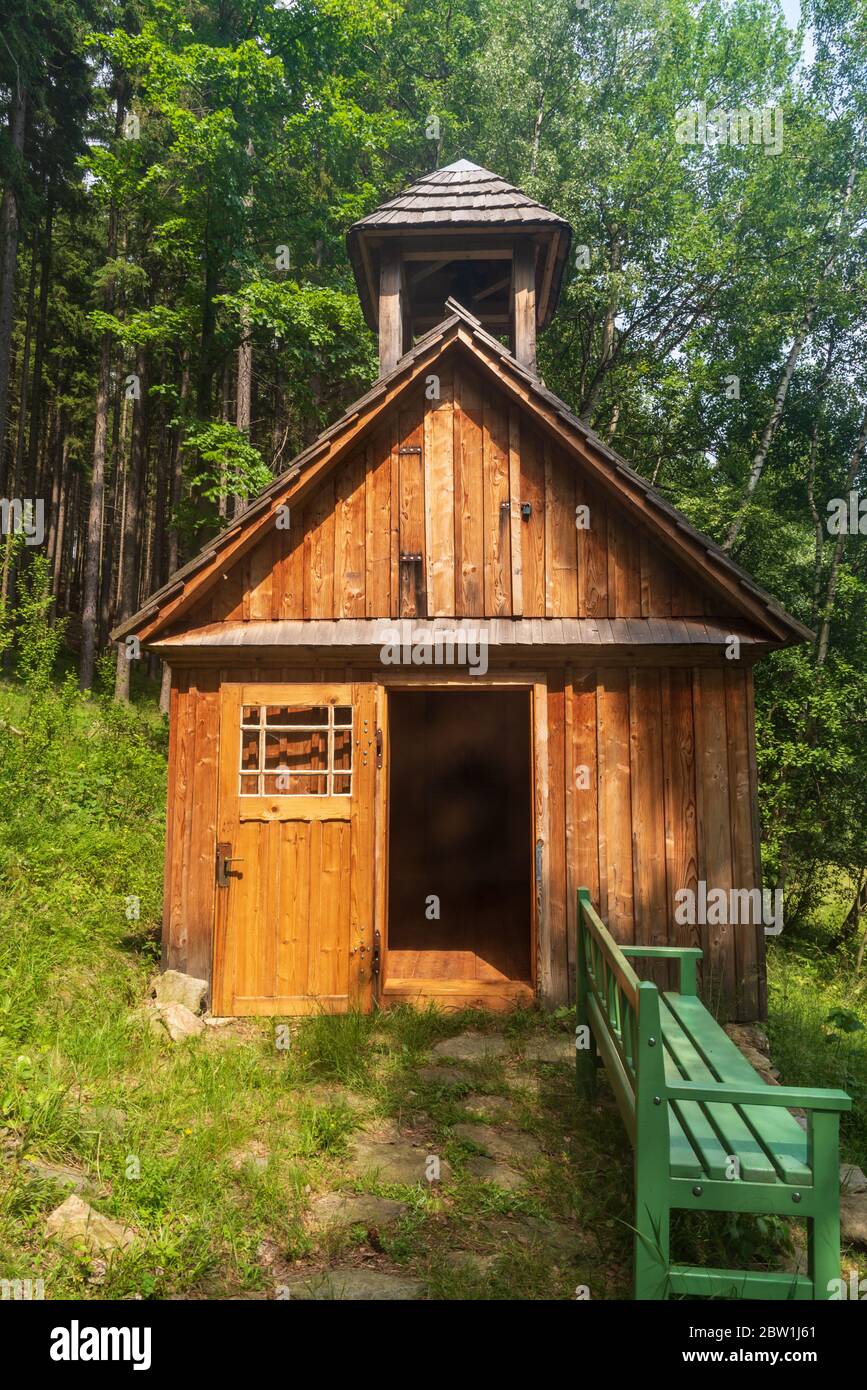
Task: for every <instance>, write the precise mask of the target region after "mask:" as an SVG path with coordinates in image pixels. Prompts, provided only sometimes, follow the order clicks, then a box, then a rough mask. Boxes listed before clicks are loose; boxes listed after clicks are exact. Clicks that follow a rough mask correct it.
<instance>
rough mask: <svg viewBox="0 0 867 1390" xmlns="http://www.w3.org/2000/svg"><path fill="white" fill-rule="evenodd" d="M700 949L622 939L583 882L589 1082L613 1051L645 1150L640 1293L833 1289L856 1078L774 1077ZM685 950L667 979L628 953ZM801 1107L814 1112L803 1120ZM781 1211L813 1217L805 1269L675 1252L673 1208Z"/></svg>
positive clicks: (630, 1117)
mask: <svg viewBox="0 0 867 1390" xmlns="http://www.w3.org/2000/svg"><path fill="white" fill-rule="evenodd" d="M701 954H702V953H701V951H699V950H696V949H693V948H686V947H683V948H682V947H679V946H655V947H650V946H620V945H618V943H617V942H615V940H614V938H613V937H612V936H611V934H610V933H609V932H608V931H607V929H606V927H605V924H604V923H603V922H602V920H601V919H600V917H599V916H598V915H597V913H596V912H595V911H594V910H593V907H592V905H591V902H590V894H589V893H588V891H587V890H586V889H584V888H581V889H579V890H578V953H577V961H578V991H577V1003H578V1025H579V1028H580V1027H581V1025H587V1026H588V1028H589V1032H588V1034H587V1037H588V1040H589V1044H590V1045H589V1047H584V1048H582V1047H581V1046H580V1043H581V1041H582V1039H581V1036H580V1035H579V1037H578V1043H579V1047H578V1051H577V1059H578V1083H579V1086H580V1087H581V1088H582V1090H583V1092H584V1094H585V1095H586V1096H588V1097H589V1096H592V1094H593V1091H594V1088H595V1081H596V1068H597V1065H599V1064H600V1063H601V1064H604V1066H605V1069H606V1071H607V1073H608V1078H609V1081H610V1082H611V1086H612V1089H613V1091H614V1095H615V1096H616V1098H617V1103H618V1106H619V1108H620V1113H621V1115H622V1117H623V1122H624V1124H625V1126H626V1130H627V1133H628V1135H629V1138H630V1140H631V1142H632V1147H633V1150H634V1155H635V1163H634V1172H635V1226H634V1229H635V1246H634V1248H635V1297H636V1298H637V1299H662V1298H666V1297H668V1296H669V1295H671V1294H688V1295H693V1296H694V1295H699V1294H702V1295H715V1296H717V1297H727V1296H728V1297H735V1298H763V1299H774V1298H779V1299H787V1298H796V1299H827V1298H829V1297H830V1294H829V1281H830V1280H833V1279H838V1278H839V1277H840V1175H839V1159H838V1129H839V1116H840V1112H841V1111H844V1110H848V1109H849V1108H850V1107H851V1104H852V1102H851V1100H850V1099H849V1097H848V1096H847V1095H846V1094H845V1092H844V1091H819V1090H807V1089H801V1088H799V1087H795V1086H769V1085H767V1084H766V1083H765V1082H764V1081H763V1080H762V1079H761V1077H760V1076H759V1075H758V1073H757V1072H756V1071H754V1069H753V1068H752V1067H751V1066H750V1064H749V1062H748V1061H747V1060H746V1058H745V1057H744V1056H743V1055H742V1053H741V1052H740V1051H739V1050H738V1048H737V1047H736V1046H735V1044H734V1043H733V1042H732V1041H731V1039H730V1038H729V1037H728V1035H727V1034H726V1033H725V1032H724V1031H723V1029H722V1028H721V1027H720V1026H719V1024H718V1023H717V1022H716V1020H715V1019H714V1018H713V1017H712V1016H711V1015H710V1014H709V1013H708V1011H707V1009H705V1007H704V1005H703V1004H702V1003H701V1001H700V999H699V998H698V996H697V994H696V962H697V961H698V960H699V959H700V958H701ZM635 956H642V957H643V956H647V957H654V958H656V959H660V958H661V959H663V960H674V961H677V962H678V964H679V968H680V988H679V990H678V991H677V992H675V991H668V992H663V993H660V991H659V990H658V989H657V987H656V985H655V984H652V983H650V982H649V981H647V980H639V978H638V976H637V975H636V974H635V971H634V970H633V969H632V967H631V965H630V964H629V960H628V957H635ZM790 1107H798V1108H800V1109H803V1110H805V1111H806V1112H807V1117H808V1128H807V1130H806V1131H804V1130H803V1129H802V1128H801V1126H800V1125H799V1124H798V1122H797V1120H796V1119H795V1118H794V1116H793V1115H791V1114H790V1113H789V1108H790ZM675 1207H680V1208H685V1209H686V1210H691V1211H731V1212H758V1213H771V1212H774V1213H776V1214H777V1215H780V1216H794V1217H798V1218H800V1219H801V1220H805V1221H806V1222H807V1227H808V1231H809V1237H808V1261H807V1273H806V1274H805V1275H794V1274H786V1273H775V1272H755V1271H751V1270H736V1269H706V1268H701V1267H698V1266H691V1265H678V1264H672V1263H671V1261H670V1258H669V1214H670V1212H671V1210H672V1208H675Z"/></svg>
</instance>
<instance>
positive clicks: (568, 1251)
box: [482, 1216, 586, 1261]
mask: <svg viewBox="0 0 867 1390" xmlns="http://www.w3.org/2000/svg"><path fill="white" fill-rule="evenodd" d="M482 1230H483V1231H484V1233H485V1234H486V1235H487V1237H488V1238H489V1239H491V1240H494V1241H496V1243H497V1245H498V1246H500V1247H502V1246H504V1245H508V1244H509V1243H510V1242H515V1244H517V1245H522V1246H531V1245H540V1246H543V1247H544V1249H545V1250H547V1251H549V1252H550V1254H551V1255H552V1256H553V1257H555V1258H557V1259H560V1260H566V1261H574V1260H577V1259H580V1258H581V1256H582V1254H583V1253H585V1251H586V1238H585V1239H584V1240H582V1237H581V1236H580V1235H579V1234H578V1232H577V1231H575V1230H573V1229H572V1227H571V1226H566V1225H564V1223H563V1222H560V1221H547V1220H544V1219H543V1218H542V1217H540V1216H495V1217H490V1218H488V1219H486V1220H485V1221H484V1222H483V1223H482Z"/></svg>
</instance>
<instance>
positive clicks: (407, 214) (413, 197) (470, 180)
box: [349, 159, 569, 236]
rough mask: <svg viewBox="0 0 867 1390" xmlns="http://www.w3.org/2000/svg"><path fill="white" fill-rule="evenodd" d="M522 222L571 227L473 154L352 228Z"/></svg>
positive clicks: (435, 173)
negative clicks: (486, 167) (476, 162)
mask: <svg viewBox="0 0 867 1390" xmlns="http://www.w3.org/2000/svg"><path fill="white" fill-rule="evenodd" d="M516 223H517V224H519V225H521V226H522V227H531V226H532V227H540V226H556V227H562V228H563V229H564V231H566V232H567V233H568V230H569V225H568V223H567V222H564V220H563V218H562V217H558V216H557V214H556V213H554V212H551V211H550V209H548V208H543V207H542V204H541V203H537V202H536V201H535V200H534V199H533V198H529V197H528V196H527V194H526V193H522V192H521V190H520V188H515V186H514V185H513V184H511V183H507V182H506V180H505V179H501V178H500V176H499V174H492V173H491V171H490V170H489V169H482V168H481V166H480V165H478V164H473V163H472V161H471V160H469V159H458V160H456V161H455V163H454V164H447V165H446V166H445V168H443V169H434V171H433V173H431V174H423V175H422V177H421V178H420V179H416V181H415V183H411V184H410V186H409V188H406V189H404V191H403V193H398V195H397V197H396V198H389V200H388V202H386V203H383V204H382V205H381V206H380V207H378V208H377V209H376V210H375V211H374V212H371V213H369V214H368V216H367V217H362V218H361V220H360V221H359V222H356V223H355V224H354V225H353V227H352V228H351V229H350V233H349V234H350V236H352V234H353V233H354V232H355V231H356V230H357V229H360V228H362V227H367V228H373V227H437V226H442V225H443V224H445V225H447V226H450V227H476V226H482V227H490V226H500V225H503V226H514V225H515V224H516Z"/></svg>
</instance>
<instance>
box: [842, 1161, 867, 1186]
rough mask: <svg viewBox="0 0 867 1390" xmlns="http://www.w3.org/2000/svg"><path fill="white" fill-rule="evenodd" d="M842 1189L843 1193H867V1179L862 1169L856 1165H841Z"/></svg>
mask: <svg viewBox="0 0 867 1390" xmlns="http://www.w3.org/2000/svg"><path fill="white" fill-rule="evenodd" d="M840 1188H841V1190H842V1191H843V1192H849V1193H856V1192H867V1178H865V1176H864V1171H863V1169H861V1168H856V1167H855V1164H854V1163H841V1164H840Z"/></svg>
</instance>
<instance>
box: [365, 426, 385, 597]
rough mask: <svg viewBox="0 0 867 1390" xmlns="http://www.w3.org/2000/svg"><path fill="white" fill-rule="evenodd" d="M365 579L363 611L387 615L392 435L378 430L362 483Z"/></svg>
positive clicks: (371, 445) (370, 450) (370, 448)
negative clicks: (365, 551) (363, 494)
mask: <svg viewBox="0 0 867 1390" xmlns="http://www.w3.org/2000/svg"><path fill="white" fill-rule="evenodd" d="M365 516H366V520H365V529H366V532H367V537H366V541H367V546H366V549H367V556H366V560H367V579H366V584H365V603H364V606H365V613H366V616H367V617H368V618H387V617H388V616H389V615H390V613H391V436H390V428H389V427H386V428H385V429H383V430H379V431H377V433H376V434H375V435H374V436H373V439H372V440H371V442H370V445H369V448H368V454H367V480H366V486H365Z"/></svg>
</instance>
